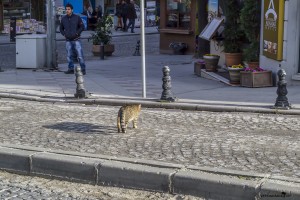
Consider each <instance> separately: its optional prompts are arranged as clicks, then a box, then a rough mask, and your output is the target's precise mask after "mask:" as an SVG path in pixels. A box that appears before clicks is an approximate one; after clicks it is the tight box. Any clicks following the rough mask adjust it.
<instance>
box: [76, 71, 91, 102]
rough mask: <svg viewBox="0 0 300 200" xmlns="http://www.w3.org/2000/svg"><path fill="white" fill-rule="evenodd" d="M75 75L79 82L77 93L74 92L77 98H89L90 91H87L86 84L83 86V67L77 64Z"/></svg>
mask: <svg viewBox="0 0 300 200" xmlns="http://www.w3.org/2000/svg"><path fill="white" fill-rule="evenodd" d="M75 76H76V79H75V81H76V83H77V87H76V93H75V94H74V96H75V98H79V99H81V98H87V97H88V93H87V92H86V91H85V89H84V86H83V82H84V81H83V75H82V72H81V67H80V66H76V67H75Z"/></svg>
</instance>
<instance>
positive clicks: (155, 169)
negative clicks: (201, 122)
mask: <svg viewBox="0 0 300 200" xmlns="http://www.w3.org/2000/svg"><path fill="white" fill-rule="evenodd" d="M0 161H1V162H0V169H2V170H6V171H10V172H13V173H21V174H26V175H33V176H42V177H46V178H56V179H61V180H68V181H76V182H82V183H88V184H94V185H110V186H117V187H125V188H133V189H141V190H150V191H161V192H169V193H174V194H176V193H177V194H178V193H179V194H187V195H194V196H200V197H204V198H208V199H236V200H240V199H271V198H272V197H273V198H274V197H286V198H287V197H288V198H287V199H300V180H298V179H294V178H287V179H288V181H287V180H284V178H282V179H281V180H279V179H276V178H274V177H272V175H270V174H264V175H262V174H258V175H256V174H254V173H248V172H242V173H240V172H239V171H234V170H228V172H227V171H226V170H209V169H204V170H203V169H201V168H197V167H193V166H183V165H177V164H172V163H164V162H157V161H150V160H140V159H132V158H115V157H111V156H103V155H95V154H86V153H76V152H67V151H55V150H51V149H42V148H34V147H24V146H18V145H7V144H0Z"/></svg>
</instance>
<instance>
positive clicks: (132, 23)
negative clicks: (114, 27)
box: [127, 19, 135, 32]
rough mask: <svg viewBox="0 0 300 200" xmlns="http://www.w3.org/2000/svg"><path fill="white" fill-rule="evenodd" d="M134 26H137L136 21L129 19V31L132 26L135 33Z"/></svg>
mask: <svg viewBox="0 0 300 200" xmlns="http://www.w3.org/2000/svg"><path fill="white" fill-rule="evenodd" d="M134 25H135V19H129V23H128V25H127V29H129V28H130V26H131V32H133V29H134Z"/></svg>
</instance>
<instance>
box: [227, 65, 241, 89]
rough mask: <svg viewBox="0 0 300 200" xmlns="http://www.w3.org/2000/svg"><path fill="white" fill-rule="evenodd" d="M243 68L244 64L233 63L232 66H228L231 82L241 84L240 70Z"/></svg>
mask: <svg viewBox="0 0 300 200" xmlns="http://www.w3.org/2000/svg"><path fill="white" fill-rule="evenodd" d="M242 70H244V66H243V65H241V64H238V65H232V66H231V67H228V72H229V78H230V83H231V84H240V72H241V71H242Z"/></svg>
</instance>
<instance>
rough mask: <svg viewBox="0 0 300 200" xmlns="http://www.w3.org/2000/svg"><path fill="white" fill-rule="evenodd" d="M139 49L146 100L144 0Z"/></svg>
mask: <svg viewBox="0 0 300 200" xmlns="http://www.w3.org/2000/svg"><path fill="white" fill-rule="evenodd" d="M140 2H141V7H140V10H141V24H140V28H141V49H142V54H141V58H142V81H143V98H146V59H145V56H146V54H145V0H141V1H140Z"/></svg>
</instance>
